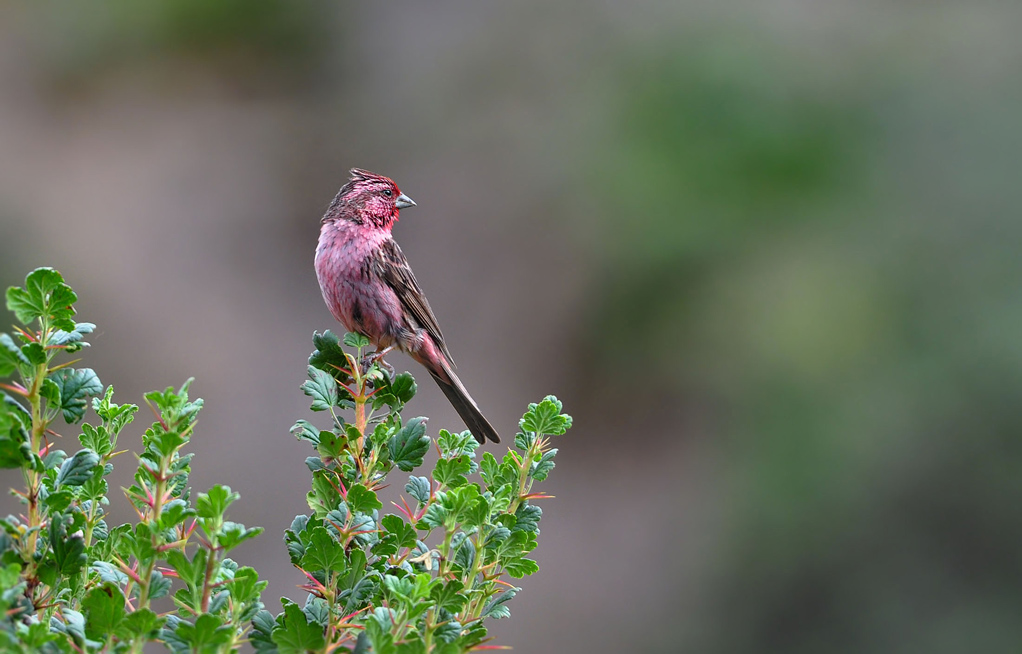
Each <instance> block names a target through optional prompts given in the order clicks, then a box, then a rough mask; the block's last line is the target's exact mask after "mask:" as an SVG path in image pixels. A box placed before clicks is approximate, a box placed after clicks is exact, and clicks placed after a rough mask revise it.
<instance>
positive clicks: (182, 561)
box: [166, 547, 207, 588]
mask: <svg viewBox="0 0 1022 654" xmlns="http://www.w3.org/2000/svg"><path fill="white" fill-rule="evenodd" d="M206 553H207V550H206V549H205V548H201V547H200V548H199V549H198V550H196V552H195V556H194V557H193V558H192V559H191V560H189V559H188V557H187V556H185V554H184V553H183V552H182V551H181V550H176V549H175V550H168V551H167V554H166V556H167V563H169V564H170V565H171V567H173V568H174V571H175V572H177V576H178V577H179V578H180V579H181V581H183V582H184V583H185V584H186V585H188V586H191V587H193V588H195V587H198V586H200V585H202V580H203V578H204V577H205V575H206Z"/></svg>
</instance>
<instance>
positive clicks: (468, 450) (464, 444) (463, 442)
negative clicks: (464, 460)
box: [436, 429, 479, 459]
mask: <svg viewBox="0 0 1022 654" xmlns="http://www.w3.org/2000/svg"><path fill="white" fill-rule="evenodd" d="M436 444H437V447H439V448H440V454H441V456H443V458H445V459H450V458H453V457H456V456H458V455H461V454H467V455H468V456H469V457H472V456H474V452H475V451H476V448H478V447H479V442H478V441H477V440H476V439H475V438H473V437H472V432H470V431H467V430H466V431H463V432H461V433H458V434H452V433H451V432H449V431H447V430H446V429H441V430H440V433H439V434H438V435H437V438H436Z"/></svg>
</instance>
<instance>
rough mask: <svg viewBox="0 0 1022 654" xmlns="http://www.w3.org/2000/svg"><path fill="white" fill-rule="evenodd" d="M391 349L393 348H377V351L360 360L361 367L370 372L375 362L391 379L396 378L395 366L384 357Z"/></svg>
mask: <svg viewBox="0 0 1022 654" xmlns="http://www.w3.org/2000/svg"><path fill="white" fill-rule="evenodd" d="M390 350H391V348H389V347H388V348H387V349H385V350H376V351H375V352H370V353H369V354H366V355H365V356H363V357H362V360H361V361H359V362H358V365H359V367H361V368H362V370H363V371H364V372H365V373H368V372H369V370H371V369H372V367H373V364H376V365H377V366H378V367H379V369H380V371H381V372H383V374H385V375H387V377H388V378H389V379H394V366H392V365H390V364H389V363H387V362H386V361H385V360H384V358H383V357H384V356H386V354H387V353H388V352H390Z"/></svg>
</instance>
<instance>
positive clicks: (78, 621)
mask: <svg viewBox="0 0 1022 654" xmlns="http://www.w3.org/2000/svg"><path fill="white" fill-rule="evenodd" d="M60 616H61V617H62V618H63V619H64V622H63V625H62V626H63V629H62V631H63V632H64V633H66V634H67V635H69V636H71V637H72V638H73V639H75V641H78V642H80V641H82V640H85V616H84V615H82V614H81V613H79V612H78V611H75V610H74V609H69V608H67V607H66V606H64V607H61V608H60ZM50 626H51V627H52V626H54V622H53V621H52V620H51V621H50Z"/></svg>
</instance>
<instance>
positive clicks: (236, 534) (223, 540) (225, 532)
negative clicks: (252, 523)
mask: <svg viewBox="0 0 1022 654" xmlns="http://www.w3.org/2000/svg"><path fill="white" fill-rule="evenodd" d="M261 533H263V528H262V527H252V528H251V529H248V528H246V527H245V525H242V524H238V523H237V522H231V521H229V520H228V521H226V522H224V526H223V527H221V529H220V535H219V536H218V537H217V544H218V545H219V546H220V547H222V548H223V549H224V551H230V550H232V549H234V548H235V547H237V546H238V545H241V544H242V543H244V542H245V541H246V540H249V539H250V538H255V537H256V536H258V535H259V534H261Z"/></svg>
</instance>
